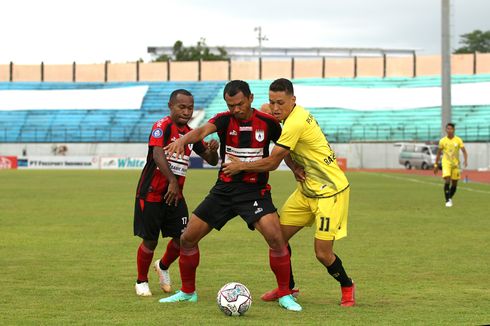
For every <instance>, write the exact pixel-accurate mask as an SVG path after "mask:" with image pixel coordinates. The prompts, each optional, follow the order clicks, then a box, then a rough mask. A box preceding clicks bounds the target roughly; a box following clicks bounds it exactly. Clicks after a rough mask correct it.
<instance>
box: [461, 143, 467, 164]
mask: <svg viewBox="0 0 490 326" xmlns="http://www.w3.org/2000/svg"><path fill="white" fill-rule="evenodd" d="M461 151H462V152H463V157H464V162H463V164H464V167H465V168H467V167H468V152H467V151H466V148H464V147H461Z"/></svg>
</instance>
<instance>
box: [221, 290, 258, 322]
mask: <svg viewBox="0 0 490 326" xmlns="http://www.w3.org/2000/svg"><path fill="white" fill-rule="evenodd" d="M216 302H217V303H218V307H219V309H220V310H221V311H222V312H223V313H224V314H225V315H227V316H241V315H243V314H244V313H245V312H247V310H248V309H249V308H250V306H251V305H252V295H251V294H250V291H249V290H248V289H247V287H246V286H245V285H243V284H241V283H237V282H231V283H228V284H226V285H225V286H223V287H222V288H221V289H220V290H219V291H218V297H217V298H216Z"/></svg>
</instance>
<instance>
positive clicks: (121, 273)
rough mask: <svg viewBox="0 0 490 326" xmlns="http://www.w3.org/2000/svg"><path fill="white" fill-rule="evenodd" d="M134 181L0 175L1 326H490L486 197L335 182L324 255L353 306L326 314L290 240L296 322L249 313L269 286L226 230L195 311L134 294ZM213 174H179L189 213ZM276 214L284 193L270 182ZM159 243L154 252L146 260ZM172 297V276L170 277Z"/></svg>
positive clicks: (261, 246) (387, 182)
mask: <svg viewBox="0 0 490 326" xmlns="http://www.w3.org/2000/svg"><path fill="white" fill-rule="evenodd" d="M138 177H139V171H29V170H17V171H0V227H1V238H0V275H1V276H2V284H1V290H0V293H1V295H0V316H1V317H0V318H1V322H0V324H2V325H17V324H22V325H42V324H46V325H67V324H70V325H73V324H84V325H100V324H118V325H119V324H121V325H134V324H138V325H220V324H225V323H233V324H238V325H279V324H281V325H300V324H304V325H320V324H329V325H372V324H385V325H398V324H399V325H413V324H423V325H441V324H454V325H463V324H468V325H482V324H488V323H490V290H489V283H490V268H489V264H490V258H489V257H490V255H489V248H490V218H489V208H490V206H489V202H490V186H489V185H483V184H472V183H470V184H461V186H460V187H459V189H458V192H457V194H456V196H455V199H454V207H453V208H450V209H449V208H445V207H444V203H443V198H442V197H443V194H442V181H441V180H439V179H435V178H427V177H417V176H411V175H395V174H375V173H364V172H352V173H348V177H349V179H350V182H351V185H352V190H351V205H350V214H349V235H348V237H347V238H345V239H342V240H340V241H338V242H337V243H336V245H335V247H336V252H337V254H338V255H339V256H340V257H341V258H342V260H343V262H344V266H345V267H346V270H347V272H348V273H349V275H350V276H352V277H353V278H354V280H355V281H356V283H357V285H358V288H357V302H358V305H357V306H356V307H353V308H350V309H349V308H341V307H339V306H338V302H339V299H340V291H339V287H338V285H337V283H336V282H335V281H334V280H333V279H332V278H331V277H330V276H329V275H328V274H327V272H326V270H325V269H324V268H322V267H321V266H320V264H319V263H318V262H317V261H316V258H315V256H314V253H313V233H314V230H313V228H306V229H304V230H303V231H301V232H300V233H299V234H298V235H297V236H296V237H295V238H293V240H292V243H291V244H292V247H293V257H292V260H293V268H294V271H295V275H296V280H297V286H298V287H299V288H300V290H301V295H300V297H299V300H300V303H301V304H302V306H303V309H304V310H303V311H302V312H300V313H294V312H288V311H285V310H283V309H281V308H280V307H279V306H278V305H277V303H265V302H261V301H260V295H261V294H262V293H263V292H264V291H266V290H269V289H271V288H273V287H274V286H275V282H274V277H273V274H272V272H271V271H270V269H269V266H268V253H267V247H266V243H265V241H264V240H263V239H262V237H261V236H260V234H259V233H258V232H251V231H248V229H247V228H246V225H245V224H244V222H243V221H242V220H241V219H240V218H236V219H234V220H233V221H232V222H230V223H229V224H228V225H227V226H226V227H225V228H224V229H223V230H222V231H221V232H217V231H213V232H212V233H211V234H210V235H209V236H208V237H206V238H205V239H204V240H203V241H202V242H201V244H200V248H201V264H200V266H199V269H198V274H197V288H198V293H199V302H198V303H194V304H191V303H178V304H165V305H164V304H159V303H158V299H159V298H161V297H163V296H164V295H163V293H161V292H160V290H159V288H158V281H157V278H156V275H155V274H154V272H153V270H150V287H151V289H152V291H153V293H154V295H153V297H150V298H140V297H137V296H136V295H135V293H134V282H135V278H136V262H135V257H136V250H137V247H138V245H139V242H140V240H139V238H136V237H134V236H133V235H132V232H133V231H132V222H133V203H134V199H133V198H134V191H135V187H136V183H137V179H138ZM215 178H216V171H212V170H211V171H204V170H191V171H190V173H189V176H188V179H187V183H186V186H185V194H186V197H187V201H188V205H189V209H191V210H192V209H193V208H194V207H195V206H196V205H197V204H198V203H199V202H200V200H201V199H202V198H203V197H204V196H205V195H206V194H207V192H208V190H209V188H210V187H211V186H212V184H214V181H215ZM271 185H272V190H273V197H274V199H275V203H276V205H277V206H279V207H280V206H281V205H282V203H283V202H284V200H285V199H286V198H287V196H288V194H289V193H290V192H291V191H292V190H293V189H294V186H295V185H294V180H293V177H292V175H290V174H289V173H288V172H286V171H284V172H274V173H272V174H271ZM166 242H167V240H164V242H160V245H159V247H158V248H157V251H156V256H160V255H161V254H162V252H163V250H164V248H165V245H166ZM171 275H172V277H173V282H174V288H179V286H180V278H179V274H178V264H177V263H175V264H174V265H173V266H172V267H171ZM231 281H238V282H242V283H244V284H245V285H246V286H247V287H248V288H249V289H250V290H251V292H252V296H253V299H254V301H253V304H252V307H251V309H250V310H249V311H248V313H247V314H246V315H245V316H243V317H239V318H232V317H226V316H225V315H224V314H222V313H221V312H220V311H219V310H218V308H217V307H216V302H215V297H216V293H217V291H218V289H219V288H220V287H221V286H222V285H224V284H225V283H227V282H231Z"/></svg>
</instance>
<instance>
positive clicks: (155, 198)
mask: <svg viewBox="0 0 490 326" xmlns="http://www.w3.org/2000/svg"><path fill="white" fill-rule="evenodd" d="M168 107H169V108H170V115H169V116H167V117H165V118H163V119H160V120H158V121H157V122H156V123H155V124H154V125H153V128H152V131H151V133H150V138H149V141H148V156H147V159H146V165H145V167H144V168H143V171H142V172H141V176H140V179H139V182H138V187H137V189H136V203H135V210H134V235H137V236H139V237H141V238H142V239H143V241H142V242H141V244H140V246H139V248H138V254H137V267H138V278H137V281H136V285H135V289H136V294H137V295H140V296H150V295H151V291H150V288H149V286H148V269H149V268H150V264H151V261H152V259H153V252H154V250H155V248H156V246H157V244H158V238H159V235H160V232H161V233H162V236H163V237H172V239H171V240H170V241H169V243H168V245H167V249H166V251H165V253H164V255H163V257H162V258H161V259H159V260H157V261H156V262H155V264H154V267H155V271H156V272H157V274H158V277H159V282H160V287H161V288H162V290H163V291H165V292H170V291H171V287H170V276H169V273H168V268H169V266H170V264H172V262H174V261H175V260H176V259H177V258H178V257H179V252H180V236H181V234H182V232H183V231H184V229H185V227H186V225H187V220H188V216H189V213H188V210H187V204H186V202H185V199H184V197H183V195H182V189H183V187H184V181H185V175H186V172H187V168H188V166H189V156H190V154H191V150H193V151H194V152H196V153H197V154H198V155H200V156H201V157H202V158H204V159H205V160H206V161H207V162H208V163H209V164H211V165H216V164H218V153H217V150H218V146H219V144H218V142H217V141H211V142H209V144H206V143H204V142H202V141H198V142H195V143H194V144H192V146H191V145H189V146H186V148H185V152H184V155H183V156H182V157H181V158H178V157H176V156H174V157H171V156H166V154H165V153H164V150H163V148H164V147H165V146H167V145H168V144H170V143H171V142H173V141H175V140H177V139H179V138H180V137H182V136H183V135H185V134H186V133H188V132H189V131H191V128H190V127H189V126H188V125H187V122H188V121H189V120H190V118H191V117H192V113H193V110H194V97H193V96H192V94H191V93H190V92H189V91H187V90H184V89H178V90H175V91H174V92H172V94H171V95H170V100H169V103H168Z"/></svg>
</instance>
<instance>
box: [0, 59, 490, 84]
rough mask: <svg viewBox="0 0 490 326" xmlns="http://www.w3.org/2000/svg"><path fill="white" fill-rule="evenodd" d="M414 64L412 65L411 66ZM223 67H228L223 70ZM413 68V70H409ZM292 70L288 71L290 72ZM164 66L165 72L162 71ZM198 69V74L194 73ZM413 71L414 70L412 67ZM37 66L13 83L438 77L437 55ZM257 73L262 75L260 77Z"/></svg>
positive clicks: (474, 68)
mask: <svg viewBox="0 0 490 326" xmlns="http://www.w3.org/2000/svg"><path fill="white" fill-rule="evenodd" d="M414 61H415V62H414ZM228 64H229V65H230V66H228ZM414 65H415V67H414ZM293 66H294V71H293ZM168 67H170V70H168ZM199 67H201V68H200V73H199ZM451 67H452V73H453V74H454V75H472V74H474V73H476V74H490V53H481V54H457V55H453V56H452V62H451ZM414 68H415V69H414ZM41 70H42V69H41V65H40V64H39V65H17V64H13V69H12V80H13V81H41V79H42V77H44V80H45V81H72V80H73V71H75V80H76V81H80V82H103V81H105V80H107V81H109V82H110V81H123V82H124V81H137V80H138V78H139V80H140V81H166V80H171V81H197V80H228V77H229V70H231V71H230V72H231V79H244V80H254V79H260V78H262V79H275V78H278V77H286V78H291V77H292V76H293V75H294V77H295V78H322V77H325V78H329V77H340V78H352V77H356V76H357V77H384V75H385V74H386V76H387V77H413V76H414V70H415V75H416V76H436V75H440V73H441V57H440V56H438V55H433V56H416V58H415V60H414V58H413V57H412V56H407V57H386V66H385V62H384V58H383V57H375V58H367V57H358V58H357V59H355V58H331V57H330V58H324V59H323V58H318V59H295V60H294V65H293V62H292V59H283V60H273V59H263V60H262V66H261V69H260V64H259V60H256V59H254V60H252V61H231V62H230V63H228V62H227V61H217V62H213V61H204V62H201V64H199V62H197V61H187V62H172V61H171V62H169V63H167V62H152V63H140V64H136V63H134V62H133V63H107V66H106V64H76V65H75V69H73V65H68V64H67V65H44V76H42V73H41ZM260 72H262V76H261V75H260ZM9 80H10V64H0V81H9Z"/></svg>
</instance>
